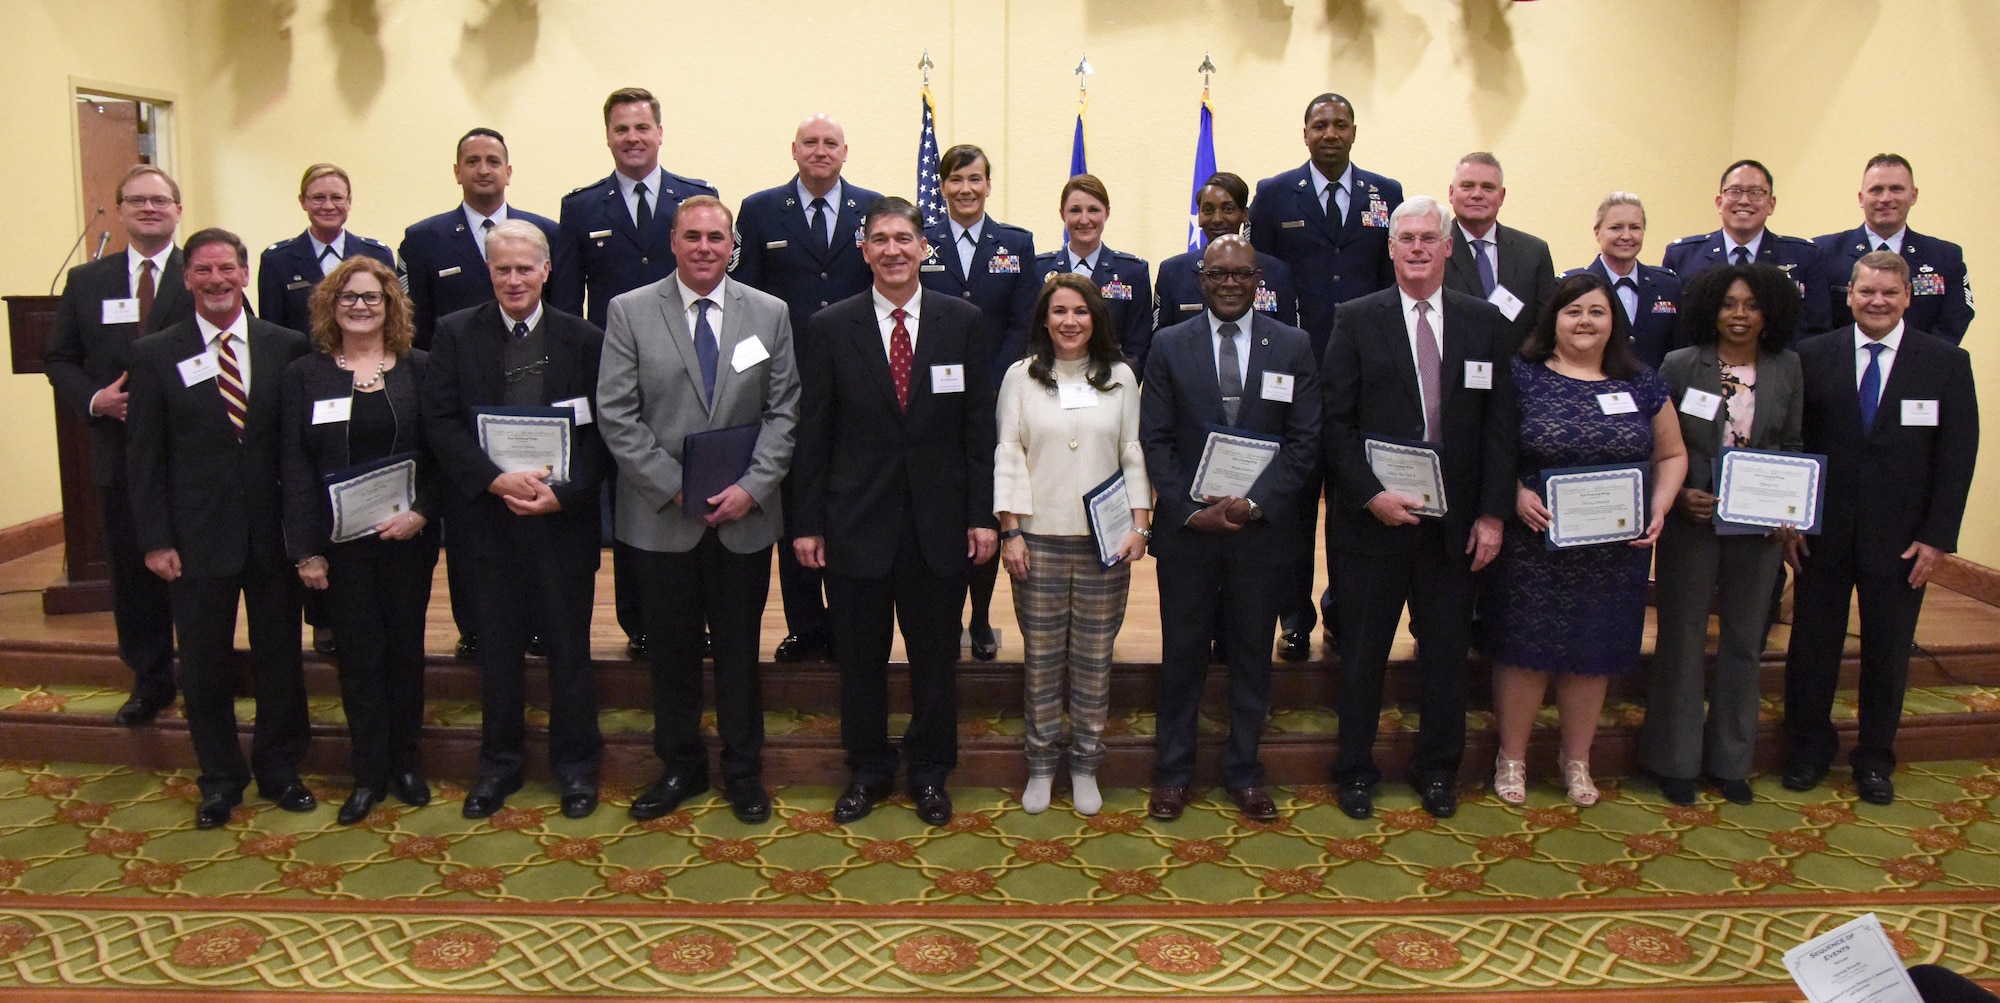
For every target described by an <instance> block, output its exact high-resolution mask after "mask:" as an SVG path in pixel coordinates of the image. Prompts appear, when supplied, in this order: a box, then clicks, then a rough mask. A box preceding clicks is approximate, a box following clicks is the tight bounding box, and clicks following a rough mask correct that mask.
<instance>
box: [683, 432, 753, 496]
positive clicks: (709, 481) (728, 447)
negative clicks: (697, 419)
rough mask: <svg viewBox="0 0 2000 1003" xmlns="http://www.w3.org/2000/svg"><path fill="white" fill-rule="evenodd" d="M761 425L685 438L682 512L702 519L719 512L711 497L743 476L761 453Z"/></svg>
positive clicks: (698, 434)
mask: <svg viewBox="0 0 2000 1003" xmlns="http://www.w3.org/2000/svg"><path fill="white" fill-rule="evenodd" d="M763 428H764V426H763V425H761V424H756V423H752V424H748V425H731V426H729V427H728V428H716V429H710V430H708V431H706V432H696V433H694V434H692V435H689V436H687V437H686V438H684V439H682V440H681V512H682V513H683V514H684V515H686V516H687V517H688V518H690V519H700V518H702V517H704V516H706V515H708V514H709V513H710V512H713V511H715V510H714V508H713V507H711V506H710V505H709V504H708V499H710V498H713V497H715V496H716V495H719V494H721V493H722V492H723V491H724V490H726V489H727V488H728V487H729V486H730V485H732V484H735V483H736V482H737V481H740V480H742V479H743V473H744V471H747V470H749V469H750V461H751V460H752V459H754V458H755V457H756V455H757V434H758V433H759V432H761V431H763Z"/></svg>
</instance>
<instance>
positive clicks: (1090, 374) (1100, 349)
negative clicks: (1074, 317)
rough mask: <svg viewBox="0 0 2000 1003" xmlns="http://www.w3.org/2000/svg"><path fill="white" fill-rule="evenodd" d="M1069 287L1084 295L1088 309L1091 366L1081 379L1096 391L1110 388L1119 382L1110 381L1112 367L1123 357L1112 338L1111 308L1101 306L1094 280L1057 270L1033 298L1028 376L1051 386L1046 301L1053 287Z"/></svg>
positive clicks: (1051, 355)
mask: <svg viewBox="0 0 2000 1003" xmlns="http://www.w3.org/2000/svg"><path fill="white" fill-rule="evenodd" d="M1058 289H1068V290H1069V291H1071V292H1073V293H1076V294H1077V295H1079V296H1082V297H1083V306H1084V309H1086V310H1089V311H1090V343H1089V345H1088V346H1086V347H1087V349H1088V351H1089V353H1090V366H1089V368H1088V369H1087V370H1086V371H1085V373H1084V379H1086V380H1088V381H1089V382H1090V385H1091V386H1093V387H1096V388H1097V389H1099V390H1110V389H1111V388H1112V387H1115V386H1117V385H1118V384H1116V383H1113V382H1111V367H1112V366H1114V365H1116V364H1117V363H1119V362H1123V361H1124V360H1125V355H1124V353H1123V352H1120V351H1119V350H1118V343H1117V342H1115V341H1112V340H1111V326H1112V325H1111V308H1110V307H1108V306H1105V305H1104V296H1103V295H1102V294H1101V293H1099V292H1098V291H1097V283H1095V282H1092V281H1091V280H1090V279H1089V277H1087V276H1083V275H1078V274H1077V273H1075V272H1058V273H1056V274H1054V275H1051V276H1049V280H1048V281H1047V282H1044V283H1042V293H1041V295H1039V296H1037V297H1035V312H1034V313H1033V314H1030V316H1032V317H1034V318H1035V320H1034V323H1032V324H1029V325H1028V376H1029V377H1030V378H1032V379H1033V380H1034V381H1035V382H1037V383H1040V384H1041V385H1043V386H1045V387H1049V388H1051V389H1053V388H1054V387H1055V385H1056V378H1055V374H1054V373H1053V372H1052V371H1051V370H1053V369H1054V368H1055V364H1056V342H1055V339H1054V338H1053V337H1051V336H1050V335H1049V301H1050V300H1051V299H1054V298H1055V294H1056V290H1058Z"/></svg>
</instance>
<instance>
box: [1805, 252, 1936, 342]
mask: <svg viewBox="0 0 2000 1003" xmlns="http://www.w3.org/2000/svg"><path fill="white" fill-rule="evenodd" d="M1881 242H1882V238H1880V237H1877V236H1875V235H1874V234H1873V233H1870V232H1869V231H1868V228H1867V227H1865V226H1861V227H1856V228H1854V229H1852V230H1849V231H1847V232H1846V233H1829V234H1827V235H1826V236H1824V237H1815V238H1813V243H1814V244H1815V245H1817V246H1818V247H1819V250H1820V254H1821V263H1822V266H1823V267H1824V269H1825V271H1826V285H1827V307H1828V310H1827V312H1828V314H1829V315H1830V316H1831V317H1832V318H1833V324H1834V326H1835V327H1844V326H1846V325H1848V324H1852V323H1854V314H1853V313H1852V312H1851V311H1849V310H1848V309H1847V286H1848V282H1849V280H1850V279H1852V278H1853V276H1854V263H1855V262H1856V261H1858V260H1860V258H1861V256H1862V255H1864V254H1867V253H1868V249H1869V248H1870V247H1874V246H1876V245H1878V244H1880V243H1881ZM1903 260H1904V261H1905V262H1907V263H1908V264H1909V266H1910V309H1909V310H1908V311H1906V312H1905V313H1904V314H1903V323H1905V324H1908V325H1909V326H1911V327H1914V328H1916V329H1917V330H1919V331H1927V332H1929V333H1931V334H1934V335H1936V336H1938V337H1940V338H1943V339H1944V340H1946V341H1949V342H1951V343H1952V344H1954V345H1956V344H1958V343H1959V342H1960V341H1962V340H1963V339H1964V338H1965V329H1966V326H1967V325H1969V324H1971V323H1972V284H1971V283H1970V282H1969V281H1968V280H1967V279H1966V277H1965V249H1964V248H1962V247H1959V246H1958V245H1957V244H1954V243H1952V242H1951V241H1949V240H1939V239H1938V238H1936V237H1927V236H1925V235H1923V234H1921V233H1918V232H1917V231H1915V230H1904V231H1903Z"/></svg>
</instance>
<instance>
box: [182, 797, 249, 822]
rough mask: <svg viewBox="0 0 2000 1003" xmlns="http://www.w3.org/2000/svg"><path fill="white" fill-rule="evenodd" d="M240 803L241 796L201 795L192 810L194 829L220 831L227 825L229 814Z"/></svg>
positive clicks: (241, 801)
mask: <svg viewBox="0 0 2000 1003" xmlns="http://www.w3.org/2000/svg"><path fill="white" fill-rule="evenodd" d="M242 803H243V795H242V794H203V795H202V796H201V803H200V804H198V805H195V808H194V827H195V828H197V829H220V828H222V827H223V826H225V825H227V824H229V813H230V812H233V811H235V810H236V806H237V805H240V804H242Z"/></svg>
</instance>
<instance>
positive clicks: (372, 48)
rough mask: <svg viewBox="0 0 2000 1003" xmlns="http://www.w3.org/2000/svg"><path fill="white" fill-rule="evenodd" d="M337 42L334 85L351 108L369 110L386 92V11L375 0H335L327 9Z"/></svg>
mask: <svg viewBox="0 0 2000 1003" xmlns="http://www.w3.org/2000/svg"><path fill="white" fill-rule="evenodd" d="M326 35H327V39H328V41H330V42H332V43H333V85H334V89H335V90H337V91H339V92H340V96H341V98H342V99H343V100H344V101H346V102H347V108H348V110H349V111H352V112H355V113H357V114H360V113H363V112H366V111H367V110H368V108H369V106H370V105H373V104H374V103H375V97H376V95H378V94H380V93H382V78H383V75H384V70H385V66H386V60H385V59H384V57H383V54H382V11H381V9H380V8H379V7H378V6H377V4H376V2H375V0H333V3H332V4H331V5H329V6H328V7H327V9H326Z"/></svg>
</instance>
